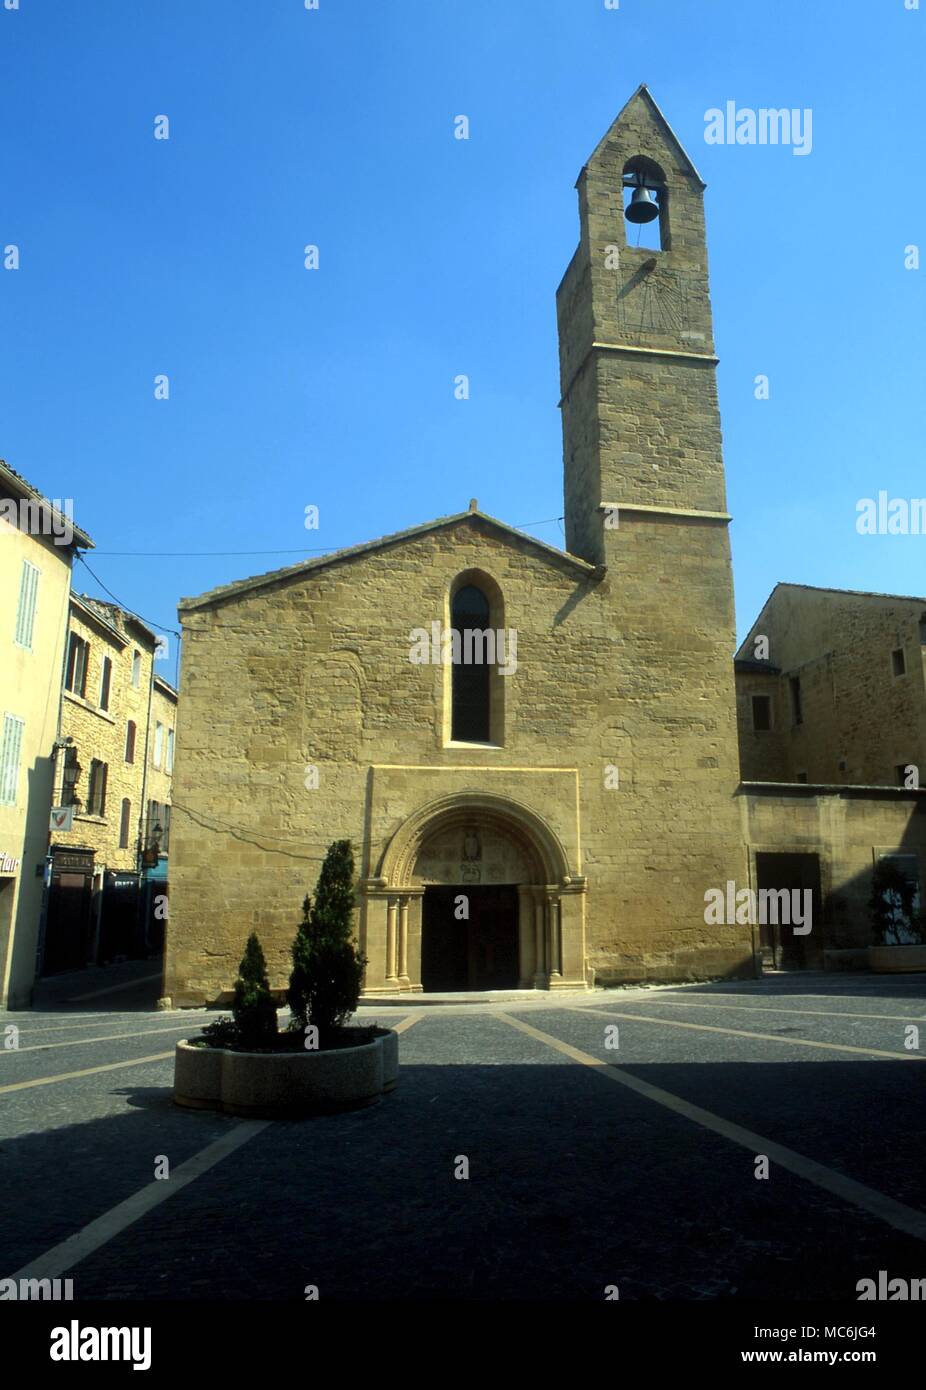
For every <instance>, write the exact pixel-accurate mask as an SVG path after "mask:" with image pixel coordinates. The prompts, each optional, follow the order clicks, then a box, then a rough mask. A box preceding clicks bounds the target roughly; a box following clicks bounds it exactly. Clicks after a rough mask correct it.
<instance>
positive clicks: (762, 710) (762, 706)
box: [752, 695, 772, 734]
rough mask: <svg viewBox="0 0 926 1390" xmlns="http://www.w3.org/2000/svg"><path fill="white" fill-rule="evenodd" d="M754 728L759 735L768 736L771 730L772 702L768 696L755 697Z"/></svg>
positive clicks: (753, 709)
mask: <svg viewBox="0 0 926 1390" xmlns="http://www.w3.org/2000/svg"><path fill="white" fill-rule="evenodd" d="M752 727H753V728H754V729H755V731H756V733H759V734H766V733H768V731H769V729H771V727H772V702H771V699H770V698H769V696H768V695H753V697H752Z"/></svg>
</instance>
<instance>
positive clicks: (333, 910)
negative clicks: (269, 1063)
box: [287, 840, 366, 1038]
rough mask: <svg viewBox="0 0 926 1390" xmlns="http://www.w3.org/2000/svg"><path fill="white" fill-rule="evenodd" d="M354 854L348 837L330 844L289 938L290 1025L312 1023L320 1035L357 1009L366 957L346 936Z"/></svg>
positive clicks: (348, 933) (349, 923) (350, 914)
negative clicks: (296, 927)
mask: <svg viewBox="0 0 926 1390" xmlns="http://www.w3.org/2000/svg"><path fill="white" fill-rule="evenodd" d="M353 911H354V856H353V853H352V851H351V845H350V840H336V841H335V842H334V844H332V845H329V847H328V853H327V854H326V855H325V862H324V863H323V864H322V869H321V873H320V874H319V876H318V883H317V884H316V887H315V902H314V903H313V902H312V901H311V899H310V898H309V897H308V896H307V897H306V899H305V901H304V902H303V904H302V922H301V923H300V926H299V930H298V932H297V933H296V939H295V941H294V942H293V969H292V973H291V975H290V977H289V991H288V994H287V999H288V1002H289V1007H290V1010H291V1011H292V1015H293V1026H294V1027H296V1028H298V1029H299V1030H300V1031H304V1029H305V1027H306V1025H307V1024H310V1023H311V1024H314V1025H315V1027H317V1029H318V1032H319V1037H320V1038H324V1037H325V1035H326V1034H329V1033H330V1032H331V1031H332V1030H333V1029H335V1028H338V1027H340V1026H342V1025H343V1024H344V1023H345V1022H346V1021H347V1019H348V1018H349V1017H350V1015H351V1014H352V1013H353V1012H354V1010H355V1009H356V1007H357V1001H358V999H359V998H360V984H361V981H362V979H363V967H364V966H365V965H366V961H365V960H364V958H363V956H362V955H361V954H360V952H359V950H358V949H357V947H356V945H355V944H354V941H353V939H352V936H351V929H352V925H353Z"/></svg>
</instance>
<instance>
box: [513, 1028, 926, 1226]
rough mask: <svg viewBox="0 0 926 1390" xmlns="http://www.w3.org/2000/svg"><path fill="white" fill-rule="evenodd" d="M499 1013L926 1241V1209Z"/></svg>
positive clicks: (676, 1111)
mask: <svg viewBox="0 0 926 1390" xmlns="http://www.w3.org/2000/svg"><path fill="white" fill-rule="evenodd" d="M496 1017H498V1018H500V1019H502V1020H503V1021H504V1022H505V1023H509V1024H510V1025H511V1027H512V1028H519V1029H520V1030H521V1032H522V1033H526V1034H527V1035H528V1036H529V1037H532V1038H536V1039H537V1040H538V1042H542V1043H546V1045H547V1046H548V1047H551V1048H553V1049H554V1050H555V1051H557V1052H561V1053H562V1054H563V1055H564V1056H566V1057H571V1058H572V1060H573V1061H574V1062H581V1063H582V1065H583V1066H586V1067H594V1068H595V1069H596V1071H597V1074H598V1075H599V1076H603V1077H604V1078H605V1079H606V1080H608V1081H616V1082H617V1083H618V1084H619V1085H621V1086H626V1087H627V1089H628V1090H630V1091H635V1092H636V1094H637V1095H640V1096H645V1097H646V1099H647V1100H651V1101H654V1102H655V1103H656V1104H657V1105H661V1106H663V1107H664V1108H665V1109H666V1110H671V1111H672V1112H673V1113H674V1114H676V1115H681V1116H683V1118H684V1119H686V1120H692V1121H693V1122H694V1123H695V1124H698V1125H700V1126H701V1127H702V1129H708V1130H710V1131H711V1132H712V1133H713V1134H719V1135H721V1137H722V1138H724V1139H729V1140H731V1141H732V1142H733V1143H734V1144H739V1145H740V1147H741V1148H744V1149H746V1150H747V1152H748V1153H750V1154H752V1155H753V1156H755V1155H756V1154H766V1155H767V1156H768V1157H769V1158H770V1159H771V1161H772V1162H773V1163H777V1164H778V1165H779V1166H780V1167H781V1168H786V1169H787V1170H788V1172H790V1173H794V1174H796V1175H797V1177H799V1178H803V1179H804V1180H805V1181H806V1182H810V1183H813V1184H814V1185H815V1186H816V1187H820V1188H822V1189H823V1190H824V1191H825V1192H831V1193H832V1194H833V1195H834V1196H836V1197H839V1198H840V1199H841V1200H842V1201H844V1202H849V1203H851V1204H852V1205H853V1206H856V1207H859V1208H861V1210H862V1211H867V1212H868V1213H869V1215H871V1216H875V1217H877V1218H878V1220H880V1221H884V1222H886V1223H887V1225H889V1226H893V1227H894V1228H895V1230H898V1231H903V1233H904V1234H905V1235H908V1236H913V1237H914V1238H915V1239H916V1240H923V1241H926V1213H923V1212H921V1211H917V1210H916V1209H915V1208H914V1207H908V1206H905V1205H904V1204H903V1202H897V1201H895V1200H894V1198H893V1197H888V1196H886V1195H885V1194H884V1193H883V1192H878V1191H877V1190H876V1189H875V1188H873V1187H866V1186H865V1184H864V1183H861V1182H856V1181H855V1179H854V1178H847V1177H845V1176H844V1175H843V1174H842V1173H837V1172H836V1171H835V1170H834V1169H832V1168H827V1167H826V1165H825V1164H823V1163H817V1161H816V1160H815V1159H812V1158H807V1157H805V1156H804V1154H799V1153H797V1152H796V1151H795V1150H794V1149H788V1148H786V1147H785V1146H784V1145H783V1144H778V1143H776V1142H775V1140H773V1139H766V1138H764V1137H763V1136H762V1135H761V1134H756V1133H755V1132H754V1131H753V1130H751V1129H744V1128H743V1127H742V1125H737V1124H734V1123H733V1122H732V1121H730V1120H725V1119H724V1118H723V1116H722V1115H715V1114H714V1113H713V1112H712V1111H710V1110H702V1108H701V1107H700V1105H692V1104H691V1102H690V1101H687V1100H682V1098H681V1097H680V1096H675V1095H673V1094H672V1093H671V1092H670V1091H664V1090H662V1088H661V1087H659V1086H653V1085H652V1084H651V1083H650V1082H648V1081H641V1080H640V1079H639V1078H638V1077H636V1076H632V1075H631V1074H630V1073H629V1072H625V1071H623V1070H622V1069H621V1068H619V1067H617V1066H616V1065H615V1064H614V1063H613V1062H606V1061H605V1060H604V1059H603V1058H601V1057H593V1056H592V1055H591V1053H589V1052H580V1051H579V1049H578V1048H577V1047H573V1046H572V1045H571V1044H570V1043H566V1042H562V1041H561V1039H559V1038H555V1037H553V1035H552V1034H550V1033H542V1032H541V1031H540V1029H539V1028H534V1027H532V1026H531V1024H529V1023H524V1022H523V1021H522V1020H521V1019H519V1018H511V1017H509V1016H508V1015H507V1014H504V1013H499V1014H497V1015H496ZM658 1022H662V1020H661V1019H660V1020H658Z"/></svg>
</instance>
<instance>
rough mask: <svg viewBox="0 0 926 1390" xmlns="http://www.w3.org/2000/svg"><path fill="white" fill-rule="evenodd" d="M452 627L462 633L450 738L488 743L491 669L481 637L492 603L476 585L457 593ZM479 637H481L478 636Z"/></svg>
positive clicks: (453, 680) (455, 668)
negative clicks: (475, 659) (479, 657)
mask: <svg viewBox="0 0 926 1390" xmlns="http://www.w3.org/2000/svg"><path fill="white" fill-rule="evenodd" d="M450 626H451V627H452V628H453V629H454V631H455V632H458V633H459V635H460V636H459V643H460V648H459V652H458V653H457V655H458V657H459V660H458V661H455V662H454V664H453V668H452V672H451V700H452V716H451V734H450V737H451V738H452V739H453V740H454V742H456V743H488V742H489V734H490V729H491V678H492V667H491V666H490V665H489V663H488V662H487V661H485V660H482V661H479V662H477V661H473V660H470V661H466V660H465V659H464V658H465V657H466V655H469V656H470V657H471V658H472V656H474V655H475V654H477V653H478V654H479V655H481V656H483V657H484V656H485V654H486V653H485V650H484V646H483V642H482V637H481V634H482V633H483V632H485V631H487V629H488V627H489V600H488V599H487V598H486V596H485V594H484V593H483V592H482V590H481V589H477V588H476V585H475V584H464V585H463V587H462V588H461V589H458V590H457V592H456V594H455V595H454V598H453V603H452V604H451V607H450ZM477 634H478V635H477Z"/></svg>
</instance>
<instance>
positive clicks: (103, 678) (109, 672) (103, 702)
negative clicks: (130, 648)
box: [100, 656, 113, 710]
mask: <svg viewBox="0 0 926 1390" xmlns="http://www.w3.org/2000/svg"><path fill="white" fill-rule="evenodd" d="M112 678H113V664H112V662H111V661H110V659H109V657H108V656H104V657H103V669H102V671H101V672H100V709H105V710H108V709H109V687H110V685H111V684H112Z"/></svg>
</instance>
